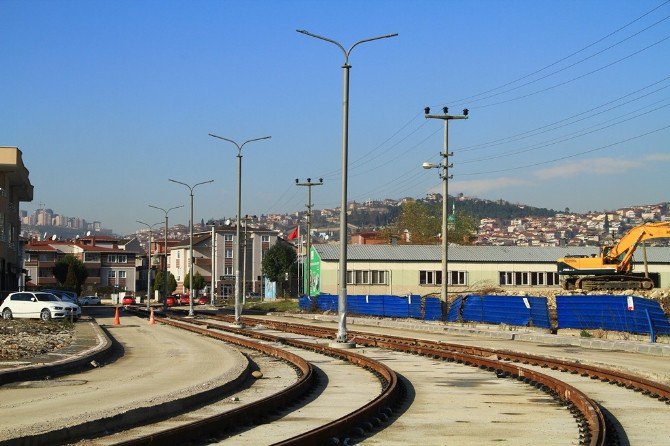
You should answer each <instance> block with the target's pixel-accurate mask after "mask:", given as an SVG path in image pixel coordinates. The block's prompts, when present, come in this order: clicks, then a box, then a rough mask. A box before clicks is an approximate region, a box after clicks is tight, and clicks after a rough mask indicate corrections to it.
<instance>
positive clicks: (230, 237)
mask: <svg viewBox="0 0 670 446" xmlns="http://www.w3.org/2000/svg"><path fill="white" fill-rule="evenodd" d="M223 241H224V242H232V241H233V234H223Z"/></svg>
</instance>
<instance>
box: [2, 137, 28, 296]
mask: <svg viewBox="0 0 670 446" xmlns="http://www.w3.org/2000/svg"><path fill="white" fill-rule="evenodd" d="M32 200H33V185H32V184H30V179H29V172H28V169H26V167H25V166H24V165H23V157H22V153H21V151H20V150H19V149H18V147H0V291H3V292H7V291H16V290H18V289H19V287H20V286H22V281H23V277H24V276H23V271H22V260H21V259H22V253H21V243H19V233H20V227H21V222H20V219H19V203H20V202H22V201H24V202H26V201H32Z"/></svg>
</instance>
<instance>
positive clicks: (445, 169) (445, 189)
mask: <svg viewBox="0 0 670 446" xmlns="http://www.w3.org/2000/svg"><path fill="white" fill-rule="evenodd" d="M442 111H443V112H444V114H443V115H431V114H430V108H429V107H426V108H425V109H424V112H425V117H426V119H442V120H443V121H444V152H442V153H440V156H442V163H441V164H432V163H423V168H424V169H441V170H442V171H441V172H440V178H442V290H441V294H440V298H441V300H442V304H443V305H445V307H446V306H447V305H448V303H449V300H448V298H449V288H448V287H449V280H448V272H447V262H448V261H449V260H448V256H447V252H448V249H449V242H448V241H447V220H448V201H449V186H448V180H450V179H452V178H453V175H449V169H450V168H452V167H454V165H453V164H450V163H449V157H450V156H454V154H453V152H452V153H450V152H449V121H450V120H452V119H468V109H467V108H466V109H464V110H463V115H462V116H461V115H449V114H448V112H449V109H448V108H447V107H444V108H442Z"/></svg>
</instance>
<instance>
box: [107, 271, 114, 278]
mask: <svg viewBox="0 0 670 446" xmlns="http://www.w3.org/2000/svg"><path fill="white" fill-rule="evenodd" d="M107 278H108V279H115V278H116V271H114V270H113V269H110V270H109V271H107Z"/></svg>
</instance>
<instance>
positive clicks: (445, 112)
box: [442, 107, 449, 115]
mask: <svg viewBox="0 0 670 446" xmlns="http://www.w3.org/2000/svg"><path fill="white" fill-rule="evenodd" d="M442 111H443V112H444V114H445V115H446V114H447V113H449V107H442Z"/></svg>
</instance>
